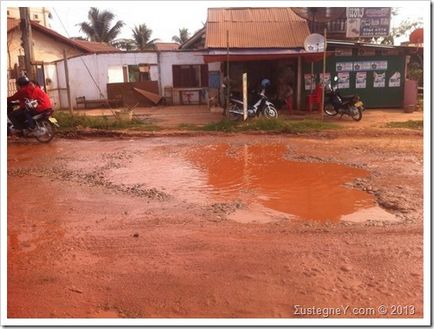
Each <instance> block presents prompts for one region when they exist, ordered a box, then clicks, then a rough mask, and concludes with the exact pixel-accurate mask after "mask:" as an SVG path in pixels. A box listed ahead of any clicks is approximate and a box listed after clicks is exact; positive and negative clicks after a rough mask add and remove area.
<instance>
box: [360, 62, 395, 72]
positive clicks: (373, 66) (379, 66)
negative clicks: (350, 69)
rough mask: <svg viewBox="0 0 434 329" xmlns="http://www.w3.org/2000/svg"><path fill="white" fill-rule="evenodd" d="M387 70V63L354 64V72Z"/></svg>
mask: <svg viewBox="0 0 434 329" xmlns="http://www.w3.org/2000/svg"><path fill="white" fill-rule="evenodd" d="M373 70H384V71H385V70H387V61H361V62H354V71H373Z"/></svg>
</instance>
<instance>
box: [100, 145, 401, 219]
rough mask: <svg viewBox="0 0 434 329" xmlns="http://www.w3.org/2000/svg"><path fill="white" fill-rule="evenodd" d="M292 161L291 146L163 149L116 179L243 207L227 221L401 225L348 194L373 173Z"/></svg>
mask: <svg viewBox="0 0 434 329" xmlns="http://www.w3.org/2000/svg"><path fill="white" fill-rule="evenodd" d="M287 153H288V148H287V146H286V145H283V144H241V145H229V144H214V145H196V146H190V145H189V146H188V147H183V146H181V147H179V148H177V149H172V148H170V147H169V148H167V147H156V148H151V149H150V150H147V151H146V155H143V157H142V156H141V157H140V158H136V159H133V160H132V162H130V163H129V164H128V165H127V166H126V167H124V168H118V169H115V170H114V171H112V172H111V173H112V174H111V175H109V176H108V178H109V179H111V180H112V181H117V182H118V183H125V184H132V183H134V184H137V183H144V184H146V185H149V186H153V187H156V188H158V189H161V190H163V191H165V192H167V193H169V194H170V195H174V196H175V197H178V198H180V199H182V200H185V201H188V202H195V203H203V204H210V203H214V202H223V203H231V202H233V201H235V200H236V201H237V202H241V203H242V205H243V207H239V209H237V210H235V212H234V213H231V214H227V215H229V218H230V219H233V220H238V221H240V222H252V221H253V222H269V221H273V220H280V219H306V220H315V221H332V222H337V221H339V220H348V221H359V222H360V221H365V220H369V219H371V220H394V216H392V215H391V214H389V213H387V212H385V211H384V210H382V209H381V208H379V207H378V206H376V202H375V200H374V197H373V196H372V195H371V194H369V193H366V192H363V191H360V190H357V189H352V188H350V187H348V186H345V183H348V182H351V181H353V180H354V179H356V178H359V177H365V176H367V175H368V174H369V173H368V172H367V171H366V170H363V169H358V168H351V167H348V166H345V165H341V164H336V163H310V162H309V163H308V162H296V161H290V160H288V159H287V155H288V154H287ZM144 157H146V158H144ZM132 172H133V173H134V174H132ZM354 216H355V217H354ZM368 217H369V218H368Z"/></svg>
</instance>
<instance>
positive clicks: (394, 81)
mask: <svg viewBox="0 0 434 329" xmlns="http://www.w3.org/2000/svg"><path fill="white" fill-rule="evenodd" d="M399 86H401V73H399V72H395V73H393V75H392V76H391V77H390V78H389V87H399Z"/></svg>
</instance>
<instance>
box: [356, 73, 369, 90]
mask: <svg viewBox="0 0 434 329" xmlns="http://www.w3.org/2000/svg"><path fill="white" fill-rule="evenodd" d="M366 75H367V73H366V72H357V73H356V88H358V89H360V88H366Z"/></svg>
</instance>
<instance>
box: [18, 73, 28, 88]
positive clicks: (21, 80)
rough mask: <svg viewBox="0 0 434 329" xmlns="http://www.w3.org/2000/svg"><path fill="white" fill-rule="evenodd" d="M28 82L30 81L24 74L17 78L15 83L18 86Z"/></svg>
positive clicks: (25, 84)
mask: <svg viewBox="0 0 434 329" xmlns="http://www.w3.org/2000/svg"><path fill="white" fill-rule="evenodd" d="M29 82H30V80H29V78H28V77H26V76H25V75H23V76H21V77H19V78H18V79H17V85H18V86H19V87H24V86H27V85H28V84H29Z"/></svg>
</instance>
